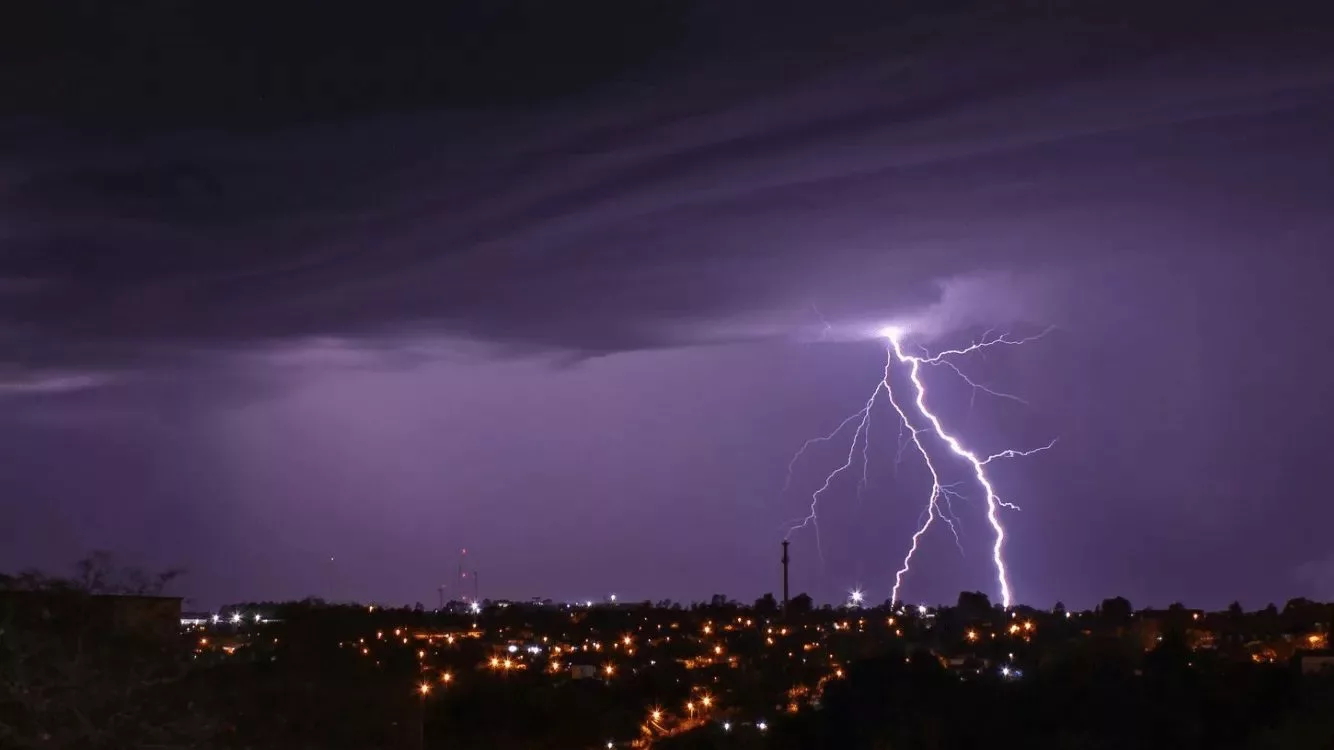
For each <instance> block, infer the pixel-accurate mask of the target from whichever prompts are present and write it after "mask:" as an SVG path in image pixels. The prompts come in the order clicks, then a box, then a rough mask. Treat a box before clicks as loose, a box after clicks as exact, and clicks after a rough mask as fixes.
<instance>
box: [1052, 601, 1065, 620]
mask: <svg viewBox="0 0 1334 750" xmlns="http://www.w3.org/2000/svg"><path fill="white" fill-rule="evenodd" d="M1051 613H1052V614H1053V615H1056V616H1057V617H1065V616H1066V615H1067V614H1068V611H1067V610H1066V608H1065V602H1056V606H1055V607H1052V608H1051Z"/></svg>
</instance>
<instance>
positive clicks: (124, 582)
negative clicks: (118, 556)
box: [70, 550, 185, 596]
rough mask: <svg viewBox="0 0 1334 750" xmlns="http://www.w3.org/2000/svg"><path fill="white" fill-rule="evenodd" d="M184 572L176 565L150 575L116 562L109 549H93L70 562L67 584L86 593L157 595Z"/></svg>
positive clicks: (140, 569) (139, 569)
mask: <svg viewBox="0 0 1334 750" xmlns="http://www.w3.org/2000/svg"><path fill="white" fill-rule="evenodd" d="M184 572H185V571H184V570H182V569H180V568H169V569H167V570H164V571H161V572H159V573H156V574H152V575H150V574H148V573H146V572H145V571H144V570H143V569H142V568H138V567H133V566H122V565H118V564H117V563H116V560H115V557H114V556H113V555H112V554H111V553H110V552H107V551H105V550H97V551H94V552H93V553H92V554H90V555H88V556H87V557H85V558H83V559H82V560H79V561H78V562H77V563H75V564H74V577H73V578H72V579H71V580H70V583H71V584H72V585H73V586H74V588H77V589H78V590H80V591H83V592H85V593H89V594H137V595H141V596H157V595H159V594H161V593H162V592H163V590H165V589H166V587H167V585H168V584H170V583H171V582H172V581H174V580H176V579H177V578H179V577H180V576H181V575H183V574H184Z"/></svg>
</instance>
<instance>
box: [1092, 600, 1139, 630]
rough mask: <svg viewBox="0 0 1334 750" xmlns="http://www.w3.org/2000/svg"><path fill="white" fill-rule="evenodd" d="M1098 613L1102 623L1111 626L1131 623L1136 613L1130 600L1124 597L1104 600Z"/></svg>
mask: <svg viewBox="0 0 1334 750" xmlns="http://www.w3.org/2000/svg"><path fill="white" fill-rule="evenodd" d="M1098 611H1099V613H1100V614H1101V617H1102V621H1103V622H1105V623H1107V624H1109V625H1124V624H1126V623H1127V622H1129V621H1130V616H1131V615H1132V614H1134V612H1135V610H1134V609H1132V608H1131V606H1130V600H1129V599H1126V598H1125V597H1123V596H1114V597H1112V598H1111V599H1103V600H1102V604H1101V605H1100V606H1099V607H1098Z"/></svg>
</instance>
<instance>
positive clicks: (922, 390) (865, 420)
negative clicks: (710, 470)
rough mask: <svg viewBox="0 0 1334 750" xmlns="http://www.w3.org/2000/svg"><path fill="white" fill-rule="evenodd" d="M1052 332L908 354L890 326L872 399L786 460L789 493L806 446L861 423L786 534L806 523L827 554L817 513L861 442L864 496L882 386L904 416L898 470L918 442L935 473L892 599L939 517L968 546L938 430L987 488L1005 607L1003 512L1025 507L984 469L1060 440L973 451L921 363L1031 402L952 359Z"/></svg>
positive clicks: (976, 386)
mask: <svg viewBox="0 0 1334 750" xmlns="http://www.w3.org/2000/svg"><path fill="white" fill-rule="evenodd" d="M1050 330H1051V329H1050V328H1049V329H1047V330H1045V331H1042V332H1041V333H1039V334H1037V335H1035V336H1030V337H1028V338H1022V339H1011V338H1008V337H1007V336H1005V335H1003V334H1002V335H999V336H994V337H993V336H992V332H990V331H988V332H987V333H986V334H984V335H983V337H982V338H981V339H980V340H979V341H977V342H975V343H973V344H971V345H969V346H966V347H963V348H961V349H947V350H944V351H941V352H937V353H936V354H930V353H929V352H924V353H923V354H922V355H920V356H918V355H912V354H908V353H907V352H905V351H904V348H903V331H902V330H900V329H897V328H887V329H885V330H883V331H882V332H881V333H882V335H883V336H884V337H885V338H886V339H887V340H888V342H889V347H888V354H887V358H886V361H885V369H884V372H883V374H882V376H881V379H880V382H878V383H876V385H875V389H874V390H872V391H871V395H870V397H869V398H868V399H867V400H866V403H865V404H864V405H863V406H862V408H861V409H859V410H857V411H856V412H854V413H853V414H852V415H851V416H849V417H847V418H846V419H844V420H843V421H842V422H841V423H839V425H838V427H836V428H835V429H834V431H833V432H831V433H829V434H827V435H821V436H819V437H815V438H811V439H810V440H807V441H806V442H805V443H804V444H803V445H802V446H801V448H800V449H799V450H798V451H797V452H796V454H795V455H794V456H793V457H792V460H791V461H790V462H789V464H788V473H787V481H786V482H785V483H784V485H783V489H784V491H786V490H787V489H788V487H789V486H790V485H791V482H792V473H793V470H794V469H795V467H796V465H797V462H798V461H799V460H800V459H801V457H802V456H803V455H804V454H805V453H806V451H807V449H809V448H810V447H812V446H813V445H816V444H818V443H824V442H829V441H832V440H834V439H835V438H837V437H838V436H839V435H840V434H841V433H842V432H843V431H844V430H845V429H846V428H847V426H848V425H850V424H856V429H855V430H854V431H853V434H852V440H851V442H850V444H849V445H848V451H847V454H846V457H845V460H844V461H843V463H842V464H841V465H839V466H838V467H836V468H835V469H834V470H833V471H831V472H829V473H828V474H827V475H825V478H824V482H823V483H822V484H821V485H820V487H819V488H818V489H816V490H815V492H813V493H811V502H810V512H809V513H807V515H806V516H805V517H803V518H801V519H799V520H797V521H794V522H793V523H792V524H791V525H790V527H789V528H788V531H787V536H788V537H791V536H792V534H794V533H795V532H796V531H798V530H799V529H803V528H806V527H807V526H810V527H811V528H812V529H813V530H814V531H815V538H816V548H817V550H819V553H820V556H821V559H823V556H824V551H823V549H822V547H821V541H820V528H819V514H818V510H819V503H820V499H821V497H822V496H823V495H824V494H825V493H827V492H828V491H829V489H830V487H831V485H832V484H833V483H834V480H835V479H836V478H837V477H838V476H839V475H840V474H842V473H844V472H846V471H847V470H848V469H850V468H852V466H853V464H854V463H856V460H857V455H858V450H857V449H858V446H859V444H860V447H861V451H860V455H861V461H862V475H861V480H860V482H859V483H858V485H857V492H858V496H859V497H860V493H861V491H862V490H863V489H864V488H865V486H866V484H867V468H866V467H867V463H868V456H867V451H868V448H869V442H870V441H869V427H870V421H871V413H872V410H873V408H874V407H875V402H876V399H877V397H878V396H879V395H880V391H881V389H884V391H885V394H886V395H887V396H888V401H889V403H890V406H891V407H893V409H894V411H895V412H896V413H897V414H898V417H899V425H900V440H899V446H898V454H897V456H896V457H895V466H896V468H897V464H898V462H899V461H900V460H901V459H902V456H903V451H904V450H905V449H906V448H907V446H908V445H912V446H913V447H914V448H915V449H916V451H917V454H918V455H920V456H921V457H922V461H923V462H924V463H925V465H926V467H927V470H928V472H929V473H930V475H931V488H930V492H929V494H928V496H927V501H926V507H925V509H924V511H923V514H922V518H921V520H920V521H919V522H918V526H917V529H916V530H915V531H914V532H913V534H912V536H911V537H910V539H909V546H908V551H907V554H905V555H904V558H903V564H902V566H901V567H900V568H899V570H898V571H896V572H895V574H894V587H893V591H892V594H891V601H894V602H897V601H899V589H900V588H901V587H902V585H903V579H904V577H905V576H906V575H907V574H908V572H909V570H910V568H911V567H912V559H913V556H914V555H915V554H916V553H917V550H918V548H919V546H920V543H921V540H922V538H923V537H924V536H925V535H926V533H927V531H928V530H929V529H930V528H931V526H932V524H933V523H935V521H936V520H937V519H939V520H941V521H943V522H944V523H945V525H946V526H947V527H948V528H949V529H950V532H951V533H952V535H953V537H954V542H955V545H956V546H958V547H959V551H960V552H961V553H962V552H963V544H962V541H961V539H960V537H959V529H958V517H957V516H956V515H955V513H954V509H953V503H952V500H953V499H957V498H960V497H961V495H960V494H959V492H958V491H957V489H956V487H957V486H958V485H959V482H954V483H949V484H946V483H943V482H942V481H941V475H940V471H939V470H938V469H937V466H936V462H935V460H934V459H933V458H932V454H931V451H930V450H929V449H928V444H927V442H926V441H924V439H923V437H924V436H929V435H931V434H934V435H935V436H936V438H937V439H938V441H939V442H941V443H944V445H945V446H946V447H947V448H949V450H950V453H951V454H953V455H954V456H955V457H956V458H959V459H962V460H963V461H964V462H965V463H966V464H967V465H968V467H969V468H970V469H971V470H972V471H971V473H972V477H973V479H974V480H976V482H977V484H978V486H979V487H980V488H981V489H982V491H983V494H984V497H985V505H986V518H987V523H988V524H989V526H990V527H991V531H992V545H991V560H992V564H993V565H994V567H995V571H996V582H997V585H998V587H999V589H1000V598H1001V603H1002V604H1003V606H1005V607H1009V606H1010V604H1011V602H1012V601H1013V596H1012V591H1011V587H1010V580H1009V572H1008V570H1007V568H1006V564H1005V555H1004V551H1005V541H1006V536H1005V527H1004V525H1003V524H1002V523H1001V519H1000V511H1001V509H1002V508H1004V509H1010V510H1018V509H1019V508H1018V506H1016V505H1014V504H1013V503H1010V502H1008V501H1006V500H1004V499H1002V498H1001V497H1000V495H999V494H998V493H997V491H996V488H995V486H994V484H993V483H992V481H991V478H990V477H989V476H988V475H987V470H986V467H987V466H988V465H989V464H990V463H991V462H992V461H997V460H1000V459H1004V458H1021V457H1024V456H1031V455H1033V454H1035V453H1041V452H1042V451H1045V450H1048V449H1050V448H1051V447H1052V446H1054V445H1055V444H1056V441H1055V440H1052V441H1051V442H1049V443H1048V444H1046V445H1044V446H1041V447H1038V448H1033V449H1029V450H1018V449H1006V450H1003V451H1000V452H998V453H993V454H990V455H986V456H983V455H979V454H977V453H974V452H973V451H971V450H969V449H968V448H966V447H965V446H964V444H963V442H962V441H961V440H960V439H959V438H958V437H956V436H955V435H954V434H952V433H950V432H949V431H947V430H946V429H945V427H944V425H943V424H942V423H941V420H940V418H939V417H938V416H937V415H936V414H935V413H934V412H932V411H931V409H930V407H929V406H928V404H927V388H926V385H925V383H924V382H923V380H922V369H923V368H922V366H923V365H931V366H937V365H943V366H945V367H947V368H949V369H950V370H952V371H953V372H954V373H955V374H957V375H958V376H959V377H960V378H962V379H963V381H964V382H965V383H967V384H968V386H969V387H970V388H971V389H972V391H973V395H974V396H976V393H977V392H978V391H981V392H983V393H986V394H988V395H992V396H996V397H999V398H1005V399H1010V400H1013V401H1016V402H1018V403H1027V402H1025V401H1024V400H1023V399H1021V398H1019V397H1017V396H1014V395H1012V394H1008V393H1004V392H1001V391H997V390H994V389H992V388H989V387H987V386H984V385H981V384H979V383H977V382H975V381H973V380H972V379H971V378H969V377H968V376H967V375H966V374H964V372H963V371H962V370H961V369H960V368H959V367H958V366H957V365H956V364H955V363H954V361H953V360H954V359H957V358H960V357H966V356H968V355H970V354H973V353H976V352H982V351H984V350H985V349H987V348H990V347H993V346H998V345H1008V346H1015V345H1019V344H1025V343H1028V342H1030V341H1034V340H1036V339H1039V338H1042V337H1043V336H1045V335H1046V334H1047V333H1048V332H1050ZM896 360H897V361H898V362H902V363H904V364H906V365H907V367H908V382H909V384H910V385H911V386H912V394H911V397H910V398H909V399H907V401H906V402H905V401H901V400H900V399H899V398H898V397H897V396H896V395H895V392H894V388H893V386H892V385H891V374H892V370H893V366H894V363H895V361H896ZM905 404H910V406H907V405H905ZM910 411H911V412H912V413H913V415H914V416H911V417H910V416H909V412H910ZM918 420H920V421H918ZM905 432H906V434H907V439H906V440H905V439H903V434H904V433H905Z"/></svg>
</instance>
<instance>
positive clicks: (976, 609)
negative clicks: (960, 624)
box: [957, 591, 991, 620]
mask: <svg viewBox="0 0 1334 750" xmlns="http://www.w3.org/2000/svg"><path fill="white" fill-rule="evenodd" d="M957 608H958V610H959V614H960V615H961V616H963V618H964V619H966V620H975V619H980V618H984V617H989V616H990V615H991V599H990V598H988V597H987V595H986V594H984V593H982V592H981V591H960V592H959V604H958V607H957Z"/></svg>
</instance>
